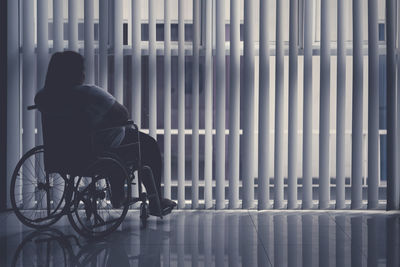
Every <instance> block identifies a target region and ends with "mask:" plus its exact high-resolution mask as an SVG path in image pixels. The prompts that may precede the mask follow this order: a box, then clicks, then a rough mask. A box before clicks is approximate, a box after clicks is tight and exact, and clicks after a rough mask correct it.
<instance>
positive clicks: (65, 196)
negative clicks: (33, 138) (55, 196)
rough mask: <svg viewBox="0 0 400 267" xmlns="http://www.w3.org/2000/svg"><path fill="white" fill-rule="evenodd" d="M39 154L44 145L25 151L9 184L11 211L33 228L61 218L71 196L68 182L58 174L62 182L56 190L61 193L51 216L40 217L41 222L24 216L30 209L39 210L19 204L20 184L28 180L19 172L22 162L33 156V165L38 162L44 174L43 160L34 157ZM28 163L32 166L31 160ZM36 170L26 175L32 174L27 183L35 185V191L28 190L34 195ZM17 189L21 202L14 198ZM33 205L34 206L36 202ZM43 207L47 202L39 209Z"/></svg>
mask: <svg viewBox="0 0 400 267" xmlns="http://www.w3.org/2000/svg"><path fill="white" fill-rule="evenodd" d="M40 154H43V155H44V147H43V146H37V147H34V148H33V149H31V150H29V151H28V152H27V153H25V154H24V155H23V157H22V158H21V159H20V160H19V162H18V163H17V166H16V167H15V169H14V172H13V175H12V178H11V186H10V198H11V199H10V200H11V206H12V208H13V211H14V213H15V215H16V216H17V218H18V219H19V220H20V221H21V222H22V223H23V224H25V225H26V226H28V227H31V228H35V229H41V228H45V227H48V226H50V225H52V224H54V223H56V222H57V221H58V220H59V219H60V218H61V216H62V215H63V214H64V210H65V209H66V208H67V206H68V205H67V204H69V202H70V199H71V196H72V191H70V190H67V183H68V182H67V181H66V180H65V177H63V176H61V175H59V174H58V175H59V179H60V180H61V181H62V182H61V183H60V184H58V185H61V186H59V187H60V188H58V189H57V190H59V191H62V195H61V196H60V198H59V203H56V204H55V205H54V206H55V208H54V210H53V211H52V213H53V215H54V216H53V215H52V217H51V218H49V219H46V218H47V217H49V216H43V217H40V218H41V219H43V221H41V222H38V221H35V220H34V219H32V218H29V217H28V216H26V215H27V214H28V213H29V214H31V212H32V210H33V214H37V213H38V211H39V208H38V207H36V208H35V207H33V206H32V207H30V208H29V209H26V208H24V207H23V206H21V205H23V195H24V192H23V191H22V190H20V188H21V187H23V186H22V185H23V183H24V180H28V178H27V177H25V178H26V179H24V177H21V176H20V174H21V173H20V172H21V171H22V173H23V172H24V171H23V168H24V164H25V163H26V164H27V162H28V161H29V160H32V158H33V159H35V166H38V165H37V164H40V165H39V166H40V168H38V169H40V170H41V171H42V174H44V175H45V176H46V175H47V174H46V173H45V171H44V169H45V168H44V162H43V160H42V161H40V160H37V159H36V157H37V156H38V155H40ZM30 163H31V165H30V166H32V167H33V163H32V162H30ZM42 164H43V166H41V165H42ZM33 168H34V167H33ZM40 170H39V171H40ZM36 171H37V169H35V168H34V171H33V173H34V175H33V173H32V171H30V172H29V174H28V175H31V176H32V179H34V180H28V183H29V184H30V185H29V186H31V187H32V186H34V187H35V189H34V190H35V191H34V192H28V193H32V195H36V194H37V192H38V190H39V189H38V181H39V177H37V176H39V174H38V173H36ZM27 173H28V172H27ZM53 181H54V180H53ZM35 183H36V185H35ZM57 183H59V182H57ZM54 185H55V184H54V182H53V187H54ZM57 187H58V186H57ZM19 191H22V194H21V199H22V203H19V202H20V200H19V199H17V198H16V193H17V192H19ZM45 194H46V198H47V191H46V193H45ZM17 195H18V194H17ZM32 198H33V196H32ZM43 198H44V195H43V196H42V198H41V199H43ZM41 199H40V201H37V202H42V200H41ZM63 201H64V206H63V207H61V205H62V203H63ZM17 202H18V203H17ZM53 203H54V202H53ZM41 204H42V203H41ZM34 206H36V204H35V205H34ZM44 209H47V202H46V207H45V208H43V207H42V209H41V211H42V210H44ZM29 210H31V211H29ZM33 214H32V215H33ZM36 219H38V218H36Z"/></svg>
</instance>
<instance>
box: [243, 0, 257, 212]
mask: <svg viewBox="0 0 400 267" xmlns="http://www.w3.org/2000/svg"><path fill="white" fill-rule="evenodd" d="M254 12H255V2H254V1H245V3H244V28H245V29H244V51H243V59H244V89H245V92H244V99H243V107H244V110H243V118H244V120H243V150H244V151H243V154H242V155H243V159H242V161H243V173H242V179H243V208H252V207H253V206H254V168H253V166H254V162H253V161H254V55H255V52H254V50H255V49H254V29H255V23H254Z"/></svg>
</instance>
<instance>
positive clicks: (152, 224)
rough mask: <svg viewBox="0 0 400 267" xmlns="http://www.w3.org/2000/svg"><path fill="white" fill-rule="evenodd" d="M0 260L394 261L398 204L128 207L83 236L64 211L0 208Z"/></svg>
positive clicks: (399, 255) (397, 261)
mask: <svg viewBox="0 0 400 267" xmlns="http://www.w3.org/2000/svg"><path fill="white" fill-rule="evenodd" d="M0 266H55V267H61V266H120V267H123V266H207V267H211V266H217V267H220V266H246V267H251V266H395V267H398V266H400V212H385V211H330V210H329V211H298V210H296V211H286V210H271V211H260V212H258V211H255V210H254V211H253V210H243V211H242V210H235V211H214V210H206V211H205V210H201V211H200V210H196V211H192V210H185V211H174V212H173V213H172V214H171V215H169V216H167V217H165V218H164V219H163V220H161V219H156V218H154V217H152V218H150V219H149V222H148V225H147V228H145V229H141V227H140V222H139V212H138V211H137V210H132V211H129V214H128V216H127V217H126V219H125V221H124V222H123V224H122V226H121V227H120V228H119V230H118V231H116V232H115V233H113V234H112V235H110V236H108V237H107V238H106V239H104V240H92V241H89V240H86V239H84V238H82V237H80V236H79V235H77V234H76V233H75V232H74V230H73V229H72V227H71V226H70V225H69V222H68V220H67V218H63V219H62V220H61V221H60V222H59V223H57V224H56V225H55V226H53V227H52V228H51V229H47V230H44V231H34V230H32V229H30V228H27V227H25V226H23V225H21V223H20V222H19V221H18V220H17V219H16V217H15V215H14V214H13V213H12V212H7V213H1V214H0Z"/></svg>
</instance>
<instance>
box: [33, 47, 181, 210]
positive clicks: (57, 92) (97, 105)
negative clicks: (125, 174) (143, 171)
mask: <svg viewBox="0 0 400 267" xmlns="http://www.w3.org/2000/svg"><path fill="white" fill-rule="evenodd" d="M84 78H85V75H84V59H83V57H82V56H81V55H80V54H78V53H76V52H72V51H65V52H57V53H55V54H54V55H53V56H52V57H51V60H50V63H49V67H48V70H47V75H46V81H45V86H44V88H43V89H42V90H40V91H39V92H38V93H37V94H36V96H35V104H37V105H38V107H39V109H40V110H41V111H46V112H47V113H52V112H54V113H57V114H60V113H61V114H73V113H74V112H75V113H76V112H77V111H81V112H80V113H79V114H84V116H85V117H86V121H88V124H89V128H91V129H102V128H110V127H115V126H119V125H123V124H124V123H126V122H127V121H128V119H129V113H128V111H127V109H126V108H125V107H124V106H123V105H121V104H120V103H118V102H117V101H116V99H115V98H114V97H113V96H112V95H110V94H109V93H107V92H106V91H105V90H103V89H101V88H99V87H97V86H94V85H84V84H83V81H84ZM139 135H140V146H141V159H142V165H143V166H144V165H147V166H149V167H150V168H151V170H152V171H153V175H154V182H155V185H156V189H157V192H154V186H152V181H149V179H150V178H149V177H144V178H143V181H142V182H143V184H144V186H145V187H146V191H147V193H148V197H149V201H150V204H149V210H150V214H153V215H157V213H158V212H157V211H158V204H157V198H159V200H160V204H161V210H162V211H164V210H172V209H173V208H174V207H175V206H176V203H175V202H173V201H171V200H169V199H165V198H162V196H161V170H162V160H161V153H160V150H159V147H158V145H157V142H156V140H155V139H153V138H152V137H150V136H149V135H147V134H144V133H142V132H139ZM135 138H136V133H135V131H134V130H133V129H132V128H125V127H116V128H114V129H112V130H111V131H109V130H107V131H104V132H102V133H101V134H100V135H99V136H96V138H95V140H94V143H95V144H94V146H95V147H101V148H102V149H113V150H115V151H117V153H118V146H120V145H121V144H126V143H131V142H133V141H135ZM112 180H113V181H110V183H111V190H112V192H111V194H112V196H111V203H112V205H113V207H114V208H118V207H120V206H121V205H122V204H123V201H124V197H123V196H124V188H123V181H120V180H118V179H112Z"/></svg>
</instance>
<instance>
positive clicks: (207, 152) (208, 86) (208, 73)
mask: <svg viewBox="0 0 400 267" xmlns="http://www.w3.org/2000/svg"><path fill="white" fill-rule="evenodd" d="M205 13H206V14H205V17H206V22H205V26H206V27H205V28H206V32H205V50H206V51H205V59H204V60H205V65H204V72H205V77H204V87H205V88H204V93H205V97H204V100H205V106H204V111H205V143H204V146H205V147H204V182H205V186H204V202H205V208H206V209H209V208H211V207H212V204H213V203H212V183H211V181H212V160H213V159H212V101H213V100H212V91H213V88H212V86H213V84H212V81H213V80H212V70H213V65H212V62H213V61H212V49H211V48H212V47H211V45H212V40H211V38H212V30H211V26H212V23H211V22H212V1H211V0H206V10H205Z"/></svg>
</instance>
